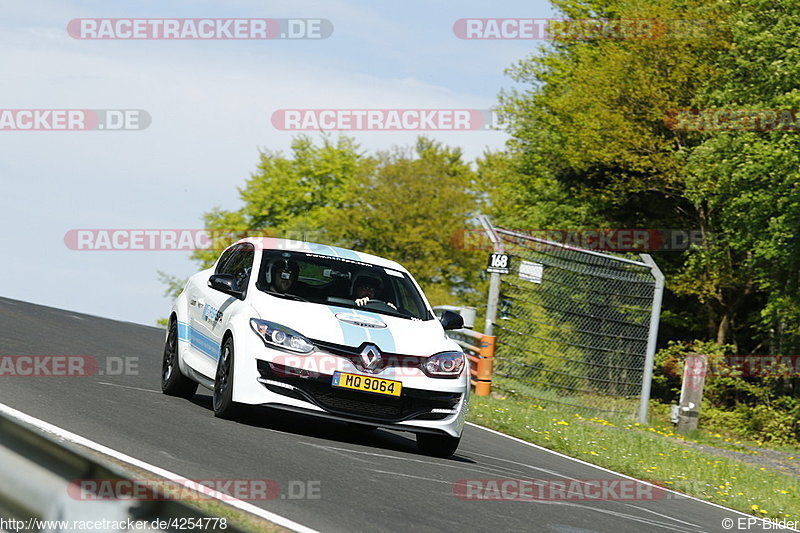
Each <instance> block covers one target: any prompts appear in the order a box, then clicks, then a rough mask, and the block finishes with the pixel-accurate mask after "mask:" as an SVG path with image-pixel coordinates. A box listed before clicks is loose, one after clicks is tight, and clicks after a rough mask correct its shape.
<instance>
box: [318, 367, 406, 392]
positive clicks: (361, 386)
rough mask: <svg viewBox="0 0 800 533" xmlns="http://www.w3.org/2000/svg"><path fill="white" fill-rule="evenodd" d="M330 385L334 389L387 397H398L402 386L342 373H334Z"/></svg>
mask: <svg viewBox="0 0 800 533" xmlns="http://www.w3.org/2000/svg"><path fill="white" fill-rule="evenodd" d="M331 384H332V385H333V386H334V387H340V388H343V389H353V390H361V391H366V392H374V393H375V394H385V395H387V396H400V391H402V390H403V384H402V383H400V382H399V381H392V380H391V379H383V378H373V377H369V376H359V375H358V374H345V373H344V372H335V373H334V374H333V381H332V382H331Z"/></svg>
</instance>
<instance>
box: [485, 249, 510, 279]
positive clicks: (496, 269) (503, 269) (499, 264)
mask: <svg viewBox="0 0 800 533" xmlns="http://www.w3.org/2000/svg"><path fill="white" fill-rule="evenodd" d="M510 266H511V259H510V258H509V257H508V254H503V253H493V254H489V264H488V265H487V267H486V272H491V273H493V274H508V271H509V267H510Z"/></svg>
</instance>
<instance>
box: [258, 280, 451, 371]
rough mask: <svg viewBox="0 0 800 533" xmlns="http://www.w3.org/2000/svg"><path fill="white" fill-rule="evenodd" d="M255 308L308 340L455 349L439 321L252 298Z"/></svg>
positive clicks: (409, 349)
mask: <svg viewBox="0 0 800 533" xmlns="http://www.w3.org/2000/svg"><path fill="white" fill-rule="evenodd" d="M252 305H253V307H254V309H255V310H256V311H257V312H258V314H259V315H260V316H261V318H263V319H264V320H269V321H272V322H277V323H279V324H282V325H284V326H287V327H289V328H291V329H293V330H295V331H297V332H298V333H301V334H303V335H305V336H306V337H308V338H309V339H311V340H312V341H314V340H318V341H322V342H330V343H335V344H340V345H345V346H351V347H354V348H357V347H359V346H361V345H362V344H363V343H365V342H368V343H373V344H375V345H376V346H378V348H380V349H381V351H383V352H387V353H396V354H403V355H416V356H423V357H425V356H430V355H433V354H435V353H439V352H444V351H448V350H454V349H458V346H457V345H456V344H455V343H454V342H453V341H452V340H451V339H449V338H448V337H447V336H446V335H445V334H444V329H442V326H441V324H440V323H439V321H438V320H436V319H433V320H426V321H420V320H408V319H404V318H398V317H393V316H389V315H383V314H379V313H375V312H372V311H365V310H362V309H350V308H346V307H340V306H337V305H325V304H315V303H310V302H299V301H293V300H285V299H283V298H278V297H272V296H268V295H266V294H263V293H259V294H257V295H255V297H254V300H253V302H252Z"/></svg>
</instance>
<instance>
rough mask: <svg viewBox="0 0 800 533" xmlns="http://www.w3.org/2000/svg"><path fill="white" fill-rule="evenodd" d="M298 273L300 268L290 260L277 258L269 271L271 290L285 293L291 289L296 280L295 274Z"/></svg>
mask: <svg viewBox="0 0 800 533" xmlns="http://www.w3.org/2000/svg"><path fill="white" fill-rule="evenodd" d="M299 273H300V268H299V267H298V266H297V263H295V262H294V261H292V260H289V259H278V260H277V261H275V263H274V264H273V265H272V270H271V272H270V274H271V275H270V278H271V282H270V288H271V290H273V291H275V292H277V293H281V294H286V293H288V292H289V291H291V290H292V287H293V286H294V284H295V283H296V282H297V276H298V274H299Z"/></svg>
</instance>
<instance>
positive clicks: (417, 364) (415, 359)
mask: <svg viewBox="0 0 800 533" xmlns="http://www.w3.org/2000/svg"><path fill="white" fill-rule="evenodd" d="M310 340H311V342H312V343H313V344H314V345H315V346H317V347H318V348H321V349H322V350H324V351H326V352H328V353H331V354H333V355H338V356H340V357H344V358H346V359H348V360H350V362H352V363H353V364H354V365H355V367H356V368H358V369H359V370H364V362H363V361H362V359H361V352H362V351H363V350H364V348H365V346H367V345H368V344H372V343H368V342H362V343H361V345H360V346H359V347H357V348H354V347H352V346H347V345H345V344H336V343H333V342H326V341H319V340H315V339H310ZM426 359H427V357H420V356H417V355H402V354H396V353H389V352H383V351H382V352H381V359H380V362H379V363H378V365H377V366H376V367H375V368H373V369H371V371H378V370H383V369H384V368H392V367H395V368H398V367H399V368H422V365H423V363H424V362H425V360H426Z"/></svg>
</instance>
